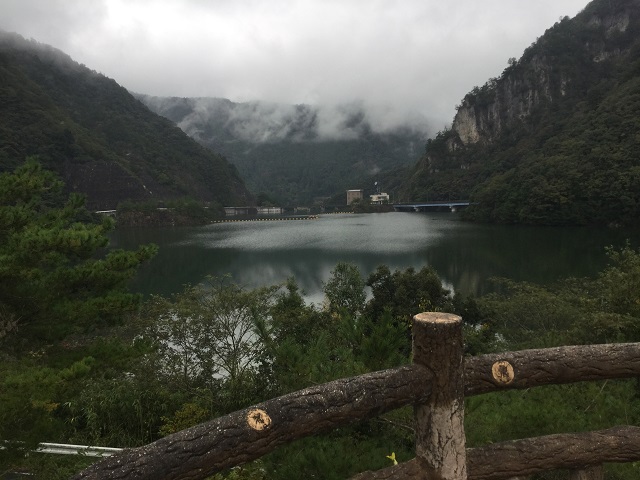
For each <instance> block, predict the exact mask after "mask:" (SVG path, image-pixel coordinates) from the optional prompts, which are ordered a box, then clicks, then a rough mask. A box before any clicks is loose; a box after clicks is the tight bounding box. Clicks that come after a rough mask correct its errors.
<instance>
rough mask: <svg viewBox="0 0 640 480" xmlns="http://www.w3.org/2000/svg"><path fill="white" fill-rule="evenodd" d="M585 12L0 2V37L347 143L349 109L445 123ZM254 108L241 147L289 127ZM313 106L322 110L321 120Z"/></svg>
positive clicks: (156, 90) (343, 1) (178, 0)
mask: <svg viewBox="0 0 640 480" xmlns="http://www.w3.org/2000/svg"><path fill="white" fill-rule="evenodd" d="M587 3H588V2H587V0H536V1H535V2H523V1H515V0H486V1H484V2H477V1H476V0H458V1H456V2H453V3H452V2H443V1H441V0H406V1H402V2H388V1H385V0H370V1H367V2H361V1H357V0H326V1H322V2H320V1H315V0H272V1H269V2H259V1H256V0H233V1H231V0H220V1H215V2H204V1H201V0H171V1H169V0H155V1H153V2H152V1H151V0H91V1H86V0H46V1H43V0H3V1H2V2H1V4H0V28H2V29H5V30H9V31H15V32H17V33H20V34H21V35H23V36H25V37H27V38H28V37H33V38H35V39H36V40H38V41H40V42H44V43H48V44H51V45H53V46H54V47H57V48H60V49H61V50H63V51H64V52H66V53H68V54H69V55H71V57H72V58H73V59H74V60H76V61H78V62H81V63H84V64H85V65H87V66H88V67H89V68H91V69H94V70H97V71H99V72H101V73H104V74H105V75H107V76H109V77H111V78H114V79H115V80H116V81H117V82H118V83H120V84H121V85H123V86H125V87H126V88H128V89H130V90H132V91H136V92H142V93H146V94H150V95H158V96H176V97H222V98H229V99H231V100H233V101H235V102H252V101H256V100H259V101H261V104H262V102H271V103H272V104H277V105H283V104H284V105H296V104H298V105H311V106H314V107H316V108H318V117H317V118H316V120H315V121H316V122H317V130H318V132H319V135H343V136H347V137H348V136H349V135H352V134H353V132H351V130H350V128H349V127H348V126H347V127H346V128H345V126H344V125H343V124H342V123H341V122H340V120H339V114H340V109H341V108H342V107H341V106H344V105H349V104H351V103H353V102H356V103H357V102H361V104H362V105H364V107H365V109H366V116H367V122H369V124H370V126H371V128H373V129H378V130H384V129H388V128H394V126H395V125H399V124H401V123H403V122H405V123H409V124H414V123H415V121H417V120H419V117H422V118H425V119H426V121H428V122H429V123H430V124H431V125H435V126H436V129H439V128H441V127H442V126H444V125H445V124H448V123H450V122H451V120H452V118H453V113H454V106H455V105H456V104H457V103H459V102H460V100H461V99H462V97H463V96H464V95H465V94H466V93H467V92H468V91H470V90H471V89H472V88H473V87H474V86H475V85H482V84H483V83H484V82H485V81H486V80H487V79H488V78H490V77H495V76H497V75H499V74H500V73H501V72H502V70H503V69H504V68H505V67H506V66H507V59H508V58H510V57H519V56H520V55H521V54H522V52H523V51H524V49H525V48H526V47H527V46H529V45H530V44H531V43H532V42H533V41H535V39H536V37H539V36H541V35H542V34H543V33H544V31H545V30H546V29H547V28H549V27H551V26H552V25H553V24H554V23H555V22H556V21H558V19H559V18H560V17H562V16H565V15H568V16H574V15H575V14H576V13H577V12H578V11H579V10H580V9H582V8H584V6H585V5H586V4H587ZM331 106H336V107H331ZM264 108H267V107H264V105H261V106H260V109H261V111H256V115H258V116H259V117H260V118H262V119H267V118H272V120H273V122H272V123H271V124H270V123H269V122H262V121H261V122H259V125H254V124H252V123H251V122H249V123H247V124H246V125H244V127H243V128H245V129H246V135H250V136H254V137H259V136H262V137H263V138H265V139H267V138H274V137H278V136H287V135H290V134H291V132H287V131H280V130H278V125H282V124H283V123H286V122H283V118H284V117H282V115H284V116H285V117H286V116H287V115H290V116H293V117H294V118H298V119H300V115H301V114H300V113H299V112H297V111H296V110H293V111H287V110H286V109H285V110H282V109H281V108H279V107H278V108H274V109H273V110H272V111H271V112H269V111H262V110H264ZM268 108H270V107H268ZM325 108H329V109H331V108H333V109H334V110H335V111H333V112H331V111H329V110H327V112H329V114H327V115H326V116H323V115H324V114H323V110H324V109H325ZM245 113H246V112H245ZM336 115H337V116H336ZM243 116H244V117H245V118H246V117H247V115H245V114H243ZM269 125H271V126H269ZM263 127H268V128H267V129H266V130H261V128H263ZM238 128H240V127H238ZM256 128H257V130H256Z"/></svg>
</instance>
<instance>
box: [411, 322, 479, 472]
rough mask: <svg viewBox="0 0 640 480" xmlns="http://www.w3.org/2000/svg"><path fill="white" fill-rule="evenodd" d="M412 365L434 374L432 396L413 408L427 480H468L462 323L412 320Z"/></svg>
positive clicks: (420, 461)
mask: <svg viewBox="0 0 640 480" xmlns="http://www.w3.org/2000/svg"><path fill="white" fill-rule="evenodd" d="M413 320H414V321H413V362H414V363H416V364H419V365H422V366H424V367H426V368H427V369H428V370H429V371H430V372H431V373H432V374H433V380H432V391H431V395H430V396H429V399H428V400H427V401H426V402H425V403H421V404H418V405H416V406H415V409H414V410H415V417H416V458H417V460H418V462H419V464H420V468H421V470H422V472H423V473H424V475H425V478H429V480H466V478H467V462H466V452H465V434H464V368H463V360H462V354H463V343H462V319H461V318H460V317H458V316H457V315H451V314H448V313H420V314H418V315H416V316H415V317H413Z"/></svg>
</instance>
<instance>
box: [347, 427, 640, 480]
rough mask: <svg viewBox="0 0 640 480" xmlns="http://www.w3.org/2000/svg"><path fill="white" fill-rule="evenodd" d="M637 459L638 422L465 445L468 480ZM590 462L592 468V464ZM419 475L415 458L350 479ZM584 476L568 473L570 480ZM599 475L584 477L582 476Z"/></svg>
mask: <svg viewBox="0 0 640 480" xmlns="http://www.w3.org/2000/svg"><path fill="white" fill-rule="evenodd" d="M638 460H640V427H632V426H625V427H614V428H609V429H606V430H599V431H595V432H585V433H564V434H559V435H547V436H543V437H534V438H527V439H524V440H515V441H511V442H502V443H495V444H492V445H487V446H484V447H478V448H470V449H467V468H468V478H469V480H507V479H512V478H513V477H522V476H525V477H526V476H529V475H533V474H535V473H541V472H545V471H549V470H559V469H573V470H578V469H580V470H583V471H592V472H593V474H594V475H595V474H597V472H598V466H599V465H602V464H603V463H607V462H610V463H625V462H635V461H638ZM591 467H595V468H591ZM419 478H424V476H423V474H422V473H421V472H420V466H419V464H418V460H417V459H413V460H410V461H408V462H404V463H401V464H399V465H396V466H393V467H388V468H384V469H382V470H378V471H375V472H363V473H360V474H358V475H356V476H355V477H353V479H354V480H390V479H403V480H404V479H407V480H411V479H419ZM574 478H575V480H578V479H580V480H583V477H579V476H578V477H572V480H574ZM592 478H593V480H596V479H599V478H601V477H597V476H594V477H589V476H587V477H584V480H592Z"/></svg>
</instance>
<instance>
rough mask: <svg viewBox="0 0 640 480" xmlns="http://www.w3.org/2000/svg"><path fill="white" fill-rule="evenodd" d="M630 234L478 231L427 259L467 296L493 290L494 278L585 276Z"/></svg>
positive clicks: (450, 240) (446, 241) (543, 280)
mask: <svg viewBox="0 0 640 480" xmlns="http://www.w3.org/2000/svg"><path fill="white" fill-rule="evenodd" d="M625 234H626V235H629V234H630V232H622V231H618V232H613V231H610V230H604V229H590V228H579V227H546V228H545V227H525V226H503V225H498V226H487V225H482V226H476V228H472V229H468V230H464V231H463V232H462V234H459V235H451V236H447V237H445V238H442V239H441V240H439V241H438V242H436V243H435V244H434V245H433V246H431V247H430V248H428V249H427V250H425V252H424V254H425V258H426V259H427V261H428V263H429V264H430V265H432V266H433V267H434V268H435V269H436V270H437V271H438V273H439V274H440V275H441V276H442V278H443V279H444V280H445V281H447V282H450V283H451V284H452V285H454V286H455V288H456V290H458V291H460V292H461V293H463V294H474V295H482V294H485V293H488V292H490V291H493V290H494V285H493V284H492V282H490V281H489V279H490V278H491V277H505V278H510V279H513V280H518V281H529V282H533V283H540V284H548V283H551V282H554V281H556V280H559V279H561V278H565V277H568V276H574V277H584V276H591V275H594V274H595V273H596V272H598V271H599V270H600V269H601V268H602V267H603V266H604V265H605V263H606V255H605V247H606V246H608V245H611V244H612V243H614V244H616V245H622V244H623V243H624V239H625V238H627V237H626V236H625Z"/></svg>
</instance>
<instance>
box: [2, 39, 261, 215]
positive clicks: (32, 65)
mask: <svg viewBox="0 0 640 480" xmlns="http://www.w3.org/2000/svg"><path fill="white" fill-rule="evenodd" d="M31 155H37V156H38V157H39V158H40V161H41V162H42V163H43V164H44V165H45V166H46V167H48V168H51V169H53V170H55V171H56V172H58V173H59V174H60V176H61V177H62V178H63V180H64V181H65V183H66V185H67V187H68V188H69V189H70V190H73V191H77V192H82V193H85V194H86V196H87V206H88V207H89V208H92V209H113V208H115V207H116V206H117V204H118V203H119V202H121V201H123V200H133V201H146V200H152V201H161V200H169V199H178V198H184V197H189V198H191V199H194V200H199V201H207V202H217V203H218V204H232V205H234V204H235V205H243V204H246V203H247V202H249V201H250V200H251V198H252V197H251V194H250V193H249V192H248V190H247V189H246V187H245V186H244V183H243V182H242V180H241V179H240V177H239V175H238V173H237V170H236V169H235V167H233V166H232V165H230V164H229V163H228V162H227V161H226V160H225V159H224V158H223V157H222V156H220V155H218V154H214V153H213V152H211V151H210V150H208V149H205V148H203V147H202V146H200V145H199V144H197V143H196V142H194V141H193V140H192V139H190V138H189V137H188V136H187V135H185V134H184V133H183V132H182V131H181V130H180V129H179V128H177V127H176V126H175V125H174V124H173V123H171V122H169V121H168V120H166V119H165V118H162V117H160V116H158V115H156V114H154V113H152V112H150V111H149V109H148V108H146V107H145V106H144V105H143V104H142V103H140V102H139V101H138V100H137V99H135V98H134V97H133V96H132V95H131V94H130V93H129V92H128V91H127V90H126V89H125V88H123V87H121V86H119V85H118V84H117V83H116V82H115V81H114V80H112V79H109V78H107V77H105V76H103V75H101V74H98V73H96V72H95V71H92V70H89V69H88V68H86V67H85V66H83V65H80V64H78V63H76V62H74V61H73V60H72V59H71V58H70V57H69V56H68V55H66V54H64V53H62V52H61V51H59V50H56V49H54V48H52V47H50V46H47V45H43V44H40V43H37V42H35V41H33V40H25V39H24V38H23V37H21V36H20V35H17V34H14V33H7V32H1V31H0V170H5V171H6V170H12V169H13V168H15V166H16V165H18V164H19V163H21V162H22V161H24V159H25V158H26V157H27V156H31Z"/></svg>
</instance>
